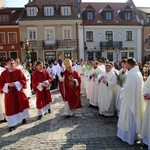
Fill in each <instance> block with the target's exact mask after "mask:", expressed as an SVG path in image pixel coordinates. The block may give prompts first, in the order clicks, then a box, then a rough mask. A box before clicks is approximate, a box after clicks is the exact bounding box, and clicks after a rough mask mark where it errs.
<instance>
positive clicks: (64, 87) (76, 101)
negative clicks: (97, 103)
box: [59, 70, 82, 110]
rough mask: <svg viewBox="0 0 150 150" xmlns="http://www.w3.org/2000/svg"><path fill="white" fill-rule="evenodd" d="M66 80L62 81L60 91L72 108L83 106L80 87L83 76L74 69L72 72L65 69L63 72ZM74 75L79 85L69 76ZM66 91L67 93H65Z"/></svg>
mask: <svg viewBox="0 0 150 150" xmlns="http://www.w3.org/2000/svg"><path fill="white" fill-rule="evenodd" d="M63 76H64V82H63V83H62V82H60V84H59V86H60V88H59V89H60V93H61V95H62V97H63V99H64V100H65V101H68V104H69V107H70V110H73V109H77V108H82V105H81V99H80V87H81V77H80V75H79V74H78V72H77V71H72V72H71V73H70V72H68V71H67V70H65V71H64V72H63ZM70 76H72V77H73V78H74V79H77V81H78V83H79V85H78V86H76V84H75V83H74V84H72V83H71V82H70V80H69V77H70ZM64 93H65V94H64Z"/></svg>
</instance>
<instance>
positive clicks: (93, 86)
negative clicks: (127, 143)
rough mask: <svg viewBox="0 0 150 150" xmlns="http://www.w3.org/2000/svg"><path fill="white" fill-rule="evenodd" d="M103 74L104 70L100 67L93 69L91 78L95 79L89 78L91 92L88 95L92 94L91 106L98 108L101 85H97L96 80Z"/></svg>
mask: <svg viewBox="0 0 150 150" xmlns="http://www.w3.org/2000/svg"><path fill="white" fill-rule="evenodd" d="M102 73H103V70H102V69H101V68H99V67H97V68H96V69H94V68H92V70H91V73H90V76H91V75H93V74H94V75H95V77H92V78H91V79H90V76H89V80H90V82H89V89H88V90H89V91H88V93H90V97H89V99H90V104H91V105H92V106H98V94H99V85H98V84H97V83H96V78H97V77H98V75H99V74H102Z"/></svg>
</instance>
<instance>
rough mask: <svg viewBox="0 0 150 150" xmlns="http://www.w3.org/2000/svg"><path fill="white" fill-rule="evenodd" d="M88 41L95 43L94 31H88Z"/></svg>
mask: <svg viewBox="0 0 150 150" xmlns="http://www.w3.org/2000/svg"><path fill="white" fill-rule="evenodd" d="M86 41H87V42H93V31H86Z"/></svg>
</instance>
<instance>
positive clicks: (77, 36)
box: [76, 23, 79, 60]
mask: <svg viewBox="0 0 150 150" xmlns="http://www.w3.org/2000/svg"><path fill="white" fill-rule="evenodd" d="M78 29H79V28H78V23H76V40H77V60H79V34H78Z"/></svg>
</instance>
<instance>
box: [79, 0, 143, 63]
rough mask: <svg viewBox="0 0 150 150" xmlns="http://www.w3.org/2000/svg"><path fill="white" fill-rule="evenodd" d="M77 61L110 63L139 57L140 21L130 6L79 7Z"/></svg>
mask: <svg viewBox="0 0 150 150" xmlns="http://www.w3.org/2000/svg"><path fill="white" fill-rule="evenodd" d="M82 10H83V16H82V17H83V24H82V26H81V27H80V28H79V38H81V40H79V48H80V58H84V59H86V60H97V59H100V58H102V57H104V58H107V59H109V60H110V61H116V60H121V59H123V58H128V57H134V58H135V59H137V60H141V58H142V56H141V54H142V28H143V27H142V23H141V22H142V17H141V16H140V14H139V12H138V11H137V9H136V7H135V5H134V4H133V2H132V1H131V0H130V1H127V2H126V3H82ZM82 39H83V40H82Z"/></svg>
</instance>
